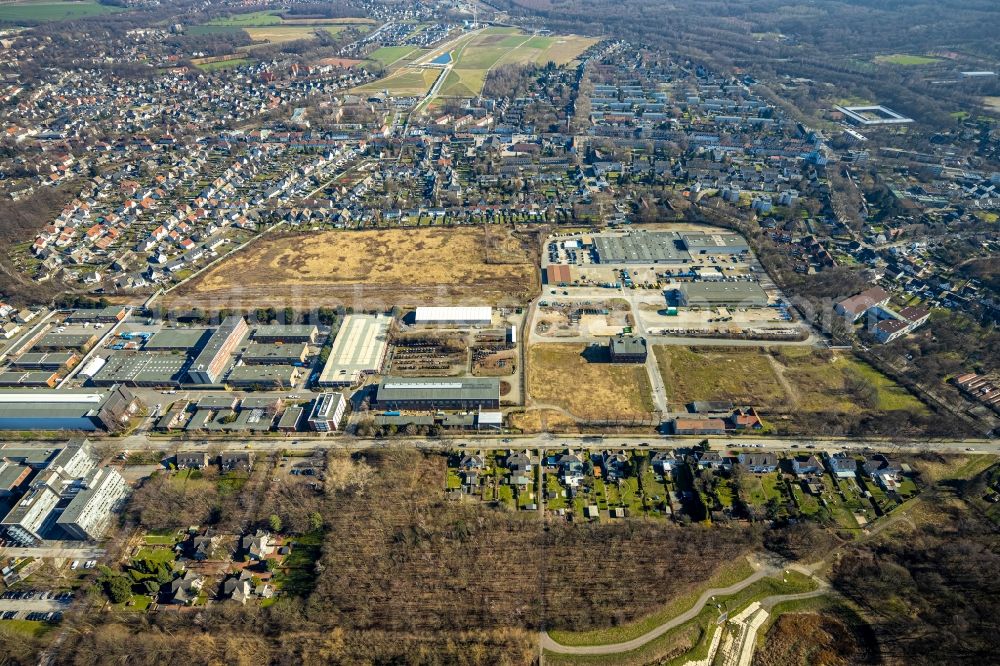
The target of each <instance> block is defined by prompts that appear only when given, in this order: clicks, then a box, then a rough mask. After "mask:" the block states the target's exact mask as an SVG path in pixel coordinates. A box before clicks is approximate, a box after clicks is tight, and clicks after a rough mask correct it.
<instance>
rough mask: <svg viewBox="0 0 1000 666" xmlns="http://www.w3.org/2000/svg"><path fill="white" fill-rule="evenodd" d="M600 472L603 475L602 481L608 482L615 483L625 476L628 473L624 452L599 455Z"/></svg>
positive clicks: (606, 452)
mask: <svg viewBox="0 0 1000 666" xmlns="http://www.w3.org/2000/svg"><path fill="white" fill-rule="evenodd" d="M601 470H602V471H603V473H604V480H605V481H609V482H615V481H616V480H618V479H620V478H623V477H625V476H627V475H628V471H629V459H628V454H627V453H625V451H624V450H621V451H616V452H614V453H612V452H611V451H604V452H603V453H602V454H601Z"/></svg>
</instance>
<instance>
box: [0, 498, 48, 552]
mask: <svg viewBox="0 0 1000 666" xmlns="http://www.w3.org/2000/svg"><path fill="white" fill-rule="evenodd" d="M57 504H59V493H57V492H56V491H55V490H53V489H52V488H51V487H50V486H48V485H47V484H44V483H36V484H35V485H34V486H33V487H32V488H31V490H29V491H28V492H26V493H25V494H24V496H23V497H21V499H20V500H19V501H18V503H17V504H15V505H14V506H13V507H12V508H11V510H10V512H8V513H7V515H6V516H5V517H4V518H3V520H0V527H2V528H4V529H5V532H6V535H7V538H9V539H11V540H13V541H16V542H17V543H19V544H21V545H23V546H30V545H33V544H34V543H36V542H37V541H41V540H42V539H43V536H42V532H43V531H45V530H46V529H47V526H48V525H51V522H50V521H49V517H50V516H51V515H52V512H53V511H54V510H55V508H56V505H57Z"/></svg>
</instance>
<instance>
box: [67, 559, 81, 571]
mask: <svg viewBox="0 0 1000 666" xmlns="http://www.w3.org/2000/svg"><path fill="white" fill-rule="evenodd" d="M69 568H70V570H71V571H76V570H77V569H79V568H80V560H73V563H72V564H71V565H69Z"/></svg>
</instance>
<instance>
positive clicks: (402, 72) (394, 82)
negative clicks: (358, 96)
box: [354, 67, 441, 97]
mask: <svg viewBox="0 0 1000 666" xmlns="http://www.w3.org/2000/svg"><path fill="white" fill-rule="evenodd" d="M440 73H441V72H440V71H439V70H436V69H419V68H415V67H404V68H402V69H398V70H396V71H395V72H393V73H392V74H390V75H389V76H387V77H385V78H384V79H379V80H378V81H373V82H371V83H367V84H365V85H363V86H358V87H357V88H355V89H354V90H356V91H358V92H382V91H383V90H388V91H389V94H390V95H397V96H400V97H409V96H413V97H419V96H422V95H425V94H427V91H428V90H430V89H431V86H432V85H434V81H435V80H436V79H437V77H438V76H439V75H440Z"/></svg>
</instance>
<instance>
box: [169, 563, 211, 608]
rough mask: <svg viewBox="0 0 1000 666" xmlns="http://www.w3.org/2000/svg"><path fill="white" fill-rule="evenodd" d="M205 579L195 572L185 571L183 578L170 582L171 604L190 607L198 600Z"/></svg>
mask: <svg viewBox="0 0 1000 666" xmlns="http://www.w3.org/2000/svg"><path fill="white" fill-rule="evenodd" d="M204 585H205V579H204V578H202V577H201V576H199V575H198V574H196V573H195V572H193V571H185V572H184V575H183V576H180V577H178V578H175V579H173V580H172V581H170V600H169V603H172V604H178V605H182V606H190V605H191V604H193V603H194V602H195V601H196V600H197V599H198V594H199V593H200V592H201V588H202V586H204Z"/></svg>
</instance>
